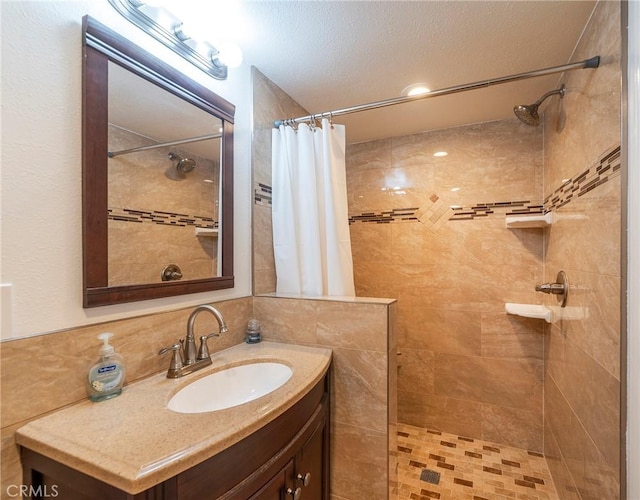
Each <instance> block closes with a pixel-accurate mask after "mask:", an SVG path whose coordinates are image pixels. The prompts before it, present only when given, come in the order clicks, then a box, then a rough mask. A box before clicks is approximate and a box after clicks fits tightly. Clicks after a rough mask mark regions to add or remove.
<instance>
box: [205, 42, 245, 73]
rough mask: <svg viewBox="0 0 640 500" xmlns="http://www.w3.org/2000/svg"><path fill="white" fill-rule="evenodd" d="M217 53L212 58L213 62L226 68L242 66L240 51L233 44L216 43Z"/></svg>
mask: <svg viewBox="0 0 640 500" xmlns="http://www.w3.org/2000/svg"><path fill="white" fill-rule="evenodd" d="M216 47H217V49H218V53H217V54H215V55H214V56H212V59H213V62H214V63H216V62H218V63H219V64H221V65H223V66H227V67H228V68H237V67H238V66H240V65H241V64H242V50H240V47H238V46H237V45H236V44H235V43H232V42H221V43H217V44H216Z"/></svg>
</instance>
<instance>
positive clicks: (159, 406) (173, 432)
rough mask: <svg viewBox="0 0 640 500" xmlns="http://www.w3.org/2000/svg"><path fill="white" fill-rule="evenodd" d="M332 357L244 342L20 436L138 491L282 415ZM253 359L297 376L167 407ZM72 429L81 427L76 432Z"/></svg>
mask: <svg viewBox="0 0 640 500" xmlns="http://www.w3.org/2000/svg"><path fill="white" fill-rule="evenodd" d="M331 356H332V353H331V350H329V349H325V348H317V347H308V346H299V345H294V344H280V343H276V342H268V341H263V342H262V343H260V344H251V345H249V344H245V343H243V344H239V345H236V346H234V347H231V348H229V349H226V350H224V351H219V352H216V353H215V354H213V356H212V360H213V365H212V366H211V367H208V368H205V369H203V370H201V371H200V372H196V373H194V374H191V375H187V376H185V377H183V378H180V379H167V378H166V376H165V374H164V373H162V374H158V375H153V376H151V377H149V378H147V379H144V380H141V381H139V382H135V383H133V384H131V385H129V386H126V387H125V390H124V391H123V393H122V395H120V396H119V397H117V398H114V399H111V400H107V401H103V402H100V403H92V402H90V401H89V400H85V401H83V402H80V403H78V404H76V405H73V406H71V407H67V408H64V409H62V410H60V411H57V412H54V413H52V414H49V415H47V416H45V417H42V418H39V419H36V420H33V421H32V422H29V423H28V424H26V425H24V426H23V427H21V428H20V429H18V430H17V431H16V442H17V443H18V444H19V445H20V446H24V447H25V448H28V449H30V450H32V451H35V452H37V453H40V454H42V455H44V456H46V457H49V458H51V459H53V460H56V461H58V462H60V463H62V464H64V465H67V466H69V467H71V468H73V469H76V470H78V471H80V472H82V473H84V474H87V475H89V476H91V477H94V478H96V479H98V480H100V481H103V482H105V483H107V484H110V485H112V486H114V487H116V488H119V489H121V490H123V491H125V492H127V493H130V494H134V495H135V494H137V493H140V492H142V491H144V490H146V489H148V488H151V487H152V486H154V485H156V484H159V483H161V482H163V481H165V480H167V479H169V478H171V477H173V476H176V475H177V474H180V473H181V472H184V471H185V470H187V469H189V468H191V467H193V466H194V465H196V464H198V463H201V462H203V461H204V460H206V459H208V458H210V457H212V456H214V455H216V454H217V453H220V452H221V451H223V450H225V449H227V448H229V447H231V446H233V445H234V444H236V443H238V442H240V441H241V440H242V439H244V438H245V437H247V436H249V435H250V434H252V433H253V432H255V431H256V430H258V429H259V428H261V427H263V426H264V425H266V424H268V423H269V422H271V421H273V420H274V419H275V418H277V417H279V416H280V415H282V414H283V413H284V412H286V411H287V410H288V409H289V408H291V407H292V406H293V405H294V404H296V403H297V402H298V401H300V400H301V399H302V398H303V397H304V396H305V395H306V394H307V393H308V392H309V390H310V389H311V388H313V386H315V384H316V383H317V382H318V381H319V380H321V379H322V377H323V376H324V375H325V374H326V372H327V370H328V368H329V365H330V363H331ZM252 361H259V362H265V361H281V362H283V363H286V364H288V365H289V366H290V367H291V368H292V369H293V371H294V375H293V376H292V378H291V379H290V381H289V382H287V383H286V384H284V385H283V386H282V387H280V388H279V389H276V390H275V391H273V392H272V393H270V394H268V395H266V396H263V397H262V398H258V399H256V400H254V401H251V402H249V403H245V404H243V405H240V406H236V407H233V408H229V409H226V410H220V411H216V412H209V413H200V414H179V413H175V412H173V411H171V410H169V409H167V407H166V404H167V402H168V401H169V399H170V397H171V396H172V395H173V394H175V392H177V391H178V390H180V389H181V388H182V387H183V386H185V385H187V384H189V383H190V382H192V381H194V380H197V379H198V378H201V377H202V376H206V375H208V374H209V373H213V372H215V371H219V370H220V369H221V368H227V367H230V366H237V365H240V364H246V363H247V362H252ZM145 400H146V401H145ZM153 412H158V415H157V418H153V419H149V415H150V414H152V413H153ZM125 414H126V416H124V415H125ZM69 429H73V430H74V432H73V435H71V436H70V434H71V433H70V432H69ZM198 437H201V439H196V438H198ZM194 441H195V442H194Z"/></svg>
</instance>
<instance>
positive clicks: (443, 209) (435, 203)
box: [416, 194, 454, 233]
mask: <svg viewBox="0 0 640 500" xmlns="http://www.w3.org/2000/svg"><path fill="white" fill-rule="evenodd" d="M429 201H430V202H431V204H430V205H428V206H427V207H426V208H423V209H422V210H420V211H419V212H417V213H416V217H417V218H418V220H419V221H420V222H422V223H423V224H424V225H426V226H427V227H428V228H429V229H430V230H431V231H432V232H434V233H435V232H436V231H437V230H438V229H440V228H441V227H442V226H444V225H445V224H446V223H447V221H448V220H449V219H450V218H451V216H452V215H453V213H454V212H453V210H451V208H450V207H449V206H447V205H446V204H445V203H444V202H443V201H442V200H441V199H440V197H439V196H438V195H436V194H432V195H431V196H430V197H429Z"/></svg>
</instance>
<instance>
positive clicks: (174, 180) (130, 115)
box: [82, 16, 235, 307]
mask: <svg viewBox="0 0 640 500" xmlns="http://www.w3.org/2000/svg"><path fill="white" fill-rule="evenodd" d="M83 35H84V36H83V96H82V99H83V117H82V125H83V128H82V131H83V138H82V144H83V152H82V162H83V163H82V186H83V187H82V189H83V193H82V207H83V208H82V209H83V214H82V218H83V279H84V294H83V305H84V307H96V306H103V305H109V304H118V303H124V302H132V301H137V300H147V299H155V298H161V297H169V296H174V295H182V294H188V293H197V292H205V291H210V290H218V289H223V288H232V287H233V286H234V277H233V122H234V113H235V106H234V105H233V104H231V103H229V102H227V101H226V100H225V99H223V98H221V97H220V96H218V95H216V94H214V93H213V92H211V91H210V90H208V89H206V88H205V87H203V86H201V85H199V84H198V83H196V82H194V81H192V80H190V79H189V78H187V77H186V76H184V75H183V74H182V73H179V72H178V71H176V70H175V69H173V68H172V67H170V66H169V65H167V64H166V63H164V62H162V61H160V60H159V59H157V58H155V57H153V56H151V55H150V54H148V53H147V52H145V51H143V50H142V49H140V48H139V47H137V46H135V45H134V44H132V43H130V42H129V41H128V40H126V39H125V38H123V37H121V36H120V35H118V34H116V33H114V32H113V31H112V30H110V29H109V28H107V27H105V26H103V25H102V24H100V23H99V22H97V21H96V20H95V19H93V18H91V17H89V16H85V17H84V19H83Z"/></svg>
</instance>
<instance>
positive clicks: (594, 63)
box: [273, 56, 600, 128]
mask: <svg viewBox="0 0 640 500" xmlns="http://www.w3.org/2000/svg"><path fill="white" fill-rule="evenodd" d="M599 65H600V56H595V57H592V58H590V59H585V60H584V61H580V62H575V63H569V64H564V65H562V66H553V67H551V68H545V69H538V70H535V71H529V72H527V73H519V74H517V75H509V76H503V77H500V78H492V79H490V80H483V81H480V82H475V83H468V84H466V85H457V86H455V87H448V88H445V89H440V90H433V91H431V92H427V93H426V94H420V95H417V96H402V97H394V98H392V99H386V100H384V101H378V102H372V103H369V104H360V105H358V106H351V107H349V108H342V109H336V110H334V111H325V112H323V113H317V114H313V115H308V116H301V117H299V118H287V119H284V120H276V121H274V122H273V126H274V127H275V128H280V125H293V124H295V123H303V122H307V121H313V120H316V119H318V118H332V117H334V116H338V115H346V114H348V113H357V112H358V111H366V110H369V109H377V108H384V107H386V106H393V105H395V104H402V103H405V102H411V101H417V100H420V99H427V98H429V97H437V96H441V95H448V94H455V93H457V92H466V91H467V90H475V89H479V88H483V87H489V86H491V85H496V84H499V83H509V82H515V81H517V80H524V79H526V78H535V77H537V76H545V75H552V74H554V73H562V72H563V71H568V70H573V69H584V68H597V67H598V66H599Z"/></svg>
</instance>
